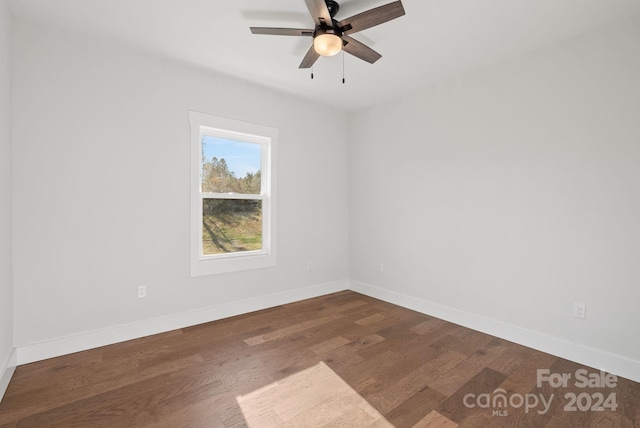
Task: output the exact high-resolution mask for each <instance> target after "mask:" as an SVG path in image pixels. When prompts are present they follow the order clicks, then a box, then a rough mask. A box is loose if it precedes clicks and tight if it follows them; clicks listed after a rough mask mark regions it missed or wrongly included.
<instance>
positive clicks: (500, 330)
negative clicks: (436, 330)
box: [349, 281, 640, 382]
mask: <svg viewBox="0 0 640 428" xmlns="http://www.w3.org/2000/svg"><path fill="white" fill-rule="evenodd" d="M349 289H351V290H353V291H356V292H358V293H361V294H364V295H367V296H370V297H374V298H376V299H380V300H383V301H385V302H388V303H393V304H395V305H398V306H402V307H404V308H407V309H411V310H414V311H417V312H421V313H423V314H426V315H430V316H433V317H436V318H440V319H443V320H445V321H449V322H452V323H454V324H459V325H462V326H464V327H468V328H471V329H473V330H477V331H481V332H483V333H486V334H490V335H492V336H496V337H499V338H501V339H505V340H509V341H511V342H515V343H518V344H520V345H523V346H527V347H529V348H533V349H537V350H539V351H542V352H546V353H548V354H551V355H555V356H557V357H561V358H565V359H567V360H570V361H574V362H576V363H579V364H583V365H586V366H589V367H593V368H595V369H597V370H604V371H606V372H608V373H613V374H615V375H617V376H621V377H624V378H627V379H630V380H633V381H634V382H640V361H636V360H632V359H629V358H625V357H622V356H620V355H615V354H612V353H609V352H606V351H602V350H599V349H594V348H590V347H587V346H583V345H581V344H579V343H575V342H571V341H568V340H564V339H561V338H558V337H554V336H549V335H546V334H543V333H540V332H536V331H532V330H527V329H524V328H522V327H518V326H515V325H511V324H506V323H503V322H500V321H497V320H494V319H491V318H486V317H482V316H480V315H476V314H472V313H468V312H464V311H461V310H458V309H454V308H451V307H448V306H443V305H439V304H436V303H433V302H429V301H427V300H423V299H419V298H415V297H411V296H408V295H405V294H401V293H396V292H394V291H390V290H387V289H383V288H379V287H375V286H372V285H369V284H365V283H362V282H359V281H350V283H349Z"/></svg>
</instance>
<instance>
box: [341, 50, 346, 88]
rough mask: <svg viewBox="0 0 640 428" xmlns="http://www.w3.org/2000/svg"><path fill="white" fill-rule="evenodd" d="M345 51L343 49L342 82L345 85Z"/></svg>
mask: <svg viewBox="0 0 640 428" xmlns="http://www.w3.org/2000/svg"><path fill="white" fill-rule="evenodd" d="M344 83H345V80H344V51H342V84H343V85H344Z"/></svg>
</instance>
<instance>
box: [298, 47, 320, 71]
mask: <svg viewBox="0 0 640 428" xmlns="http://www.w3.org/2000/svg"><path fill="white" fill-rule="evenodd" d="M318 58H320V55H319V54H318V52H316V50H315V49H314V48H313V45H311V48H310V49H309V51H308V52H307V54H306V55H305V56H304V58H303V59H302V62H301V63H300V67H298V68H311V66H313V64H315V62H316V61H317V60H318Z"/></svg>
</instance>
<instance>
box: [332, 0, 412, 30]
mask: <svg viewBox="0 0 640 428" xmlns="http://www.w3.org/2000/svg"><path fill="white" fill-rule="evenodd" d="M404 13H405V12H404V7H403V6H402V2H401V1H394V2H393V3H389V4H386V5H384V6H380V7H376V8H374V9H371V10H368V11H366V12H362V13H359V14H357V15H353V16H352V17H351V18H347V19H343V20H342V21H340V22H338V27H340V28H341V29H342V32H343V33H344V34H353V33H357V32H358V31H362V30H366V29H367V28H371V27H375V26H376V25H380V24H382V23H385V22H387V21H391V20H392V19H396V18H399V17H401V16H403V15H404Z"/></svg>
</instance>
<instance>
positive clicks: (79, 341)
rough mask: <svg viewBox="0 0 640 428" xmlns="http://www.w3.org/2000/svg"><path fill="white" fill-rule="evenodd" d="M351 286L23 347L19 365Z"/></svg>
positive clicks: (308, 289) (335, 284)
mask: <svg viewBox="0 0 640 428" xmlns="http://www.w3.org/2000/svg"><path fill="white" fill-rule="evenodd" d="M347 286H348V282H347V281H346V280H345V281H339V282H331V283H326V284H320V285H315V286H311V287H305V288H298V289H295V290H290V291H285V292H282V293H276V294H271V295H267V296H261V297H256V298H253V299H248V300H242V301H239V302H232V303H228V304H224V305H220V306H213V307H209V308H205V309H200V310H197V311H192V312H187V313H181V314H176V315H170V316H167V317H162V318H155V319H150V320H145V321H140V322H136V323H132V324H126V325H120V326H116V327H111V328H107V329H103V330H96V331H89V332H86V333H82V334H77V335H73V336H66V337H60V338H57V339H53V340H48V341H46V342H39V343H33V344H29V345H25V346H19V347H18V349H17V351H18V352H17V363H18V365H20V364H28V363H32V362H34V361H40V360H45V359H47V358H53V357H59V356H61V355H66V354H71V353H74V352H80V351H86V350H87V349H93V348H97V347H100V346H106V345H112V344H114V343H118V342H124V341H126V340H131V339H137V338H140V337H145V336H150V335H152V334H158V333H164V332H167V331H171V330H175V329H179V328H185V327H190V326H193V325H197V324H202V323H206V322H210V321H216V320H219V319H223V318H228V317H232V316H235V315H242V314H246V313H248V312H253V311H258V310H261V309H267V308H271V307H274V306H278V305H284V304H287V303H291V302H296V301H299V300H304V299H310V298H312V297H318V296H322V295H325V294H330V293H335V292H337V291H342V290H346V289H347V288H348V287H347Z"/></svg>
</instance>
